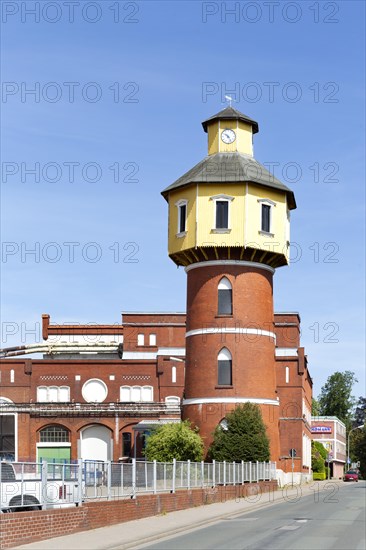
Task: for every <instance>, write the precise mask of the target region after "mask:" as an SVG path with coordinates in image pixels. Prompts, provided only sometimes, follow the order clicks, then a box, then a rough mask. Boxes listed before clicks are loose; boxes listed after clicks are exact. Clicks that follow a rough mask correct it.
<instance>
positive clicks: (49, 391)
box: [37, 386, 70, 403]
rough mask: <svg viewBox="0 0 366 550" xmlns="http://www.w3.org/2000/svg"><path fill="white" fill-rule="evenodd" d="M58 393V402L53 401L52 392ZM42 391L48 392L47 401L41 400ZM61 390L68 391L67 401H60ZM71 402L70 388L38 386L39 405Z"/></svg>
mask: <svg viewBox="0 0 366 550" xmlns="http://www.w3.org/2000/svg"><path fill="white" fill-rule="evenodd" d="M55 389H56V393H57V399H56V401H51V399H50V394H51V390H55ZM40 390H46V401H43V400H40V399H39V391H40ZM61 390H67V393H68V399H67V400H66V401H64V400H62V401H61V399H60V395H61ZM69 401H70V386H37V402H39V403H64V402H66V403H67V402H69Z"/></svg>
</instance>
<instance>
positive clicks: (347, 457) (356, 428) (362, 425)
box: [346, 424, 365, 468]
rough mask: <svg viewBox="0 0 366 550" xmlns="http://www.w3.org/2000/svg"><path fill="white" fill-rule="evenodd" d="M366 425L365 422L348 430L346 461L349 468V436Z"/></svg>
mask: <svg viewBox="0 0 366 550" xmlns="http://www.w3.org/2000/svg"><path fill="white" fill-rule="evenodd" d="M364 427H365V424H361V426H356V427H355V428H352V429H351V430H350V431H349V432H348V445H347V449H346V461H347V468H348V461H349V459H350V458H349V436H350V435H351V432H353V431H354V430H358V429H359V428H364Z"/></svg>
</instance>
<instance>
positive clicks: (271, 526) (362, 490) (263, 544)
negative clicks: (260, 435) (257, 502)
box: [139, 481, 366, 550]
mask: <svg viewBox="0 0 366 550" xmlns="http://www.w3.org/2000/svg"><path fill="white" fill-rule="evenodd" d="M317 485H318V484H316V483H315V484H314V492H313V494H311V495H308V496H303V497H301V498H299V499H298V500H297V499H296V497H294V496H291V499H289V500H287V501H286V500H284V499H283V500H281V501H280V502H279V503H276V504H274V505H272V506H267V507H265V508H263V509H257V510H255V511H252V512H248V513H245V514H240V515H232V516H230V517H227V518H225V519H223V520H222V521H221V520H220V521H218V522H217V523H214V524H210V525H209V526H208V527H204V528H202V527H201V528H199V529H195V530H187V533H186V534H184V535H180V536H174V537H169V538H165V539H161V540H160V541H159V542H156V543H154V544H152V545H151V544H150V545H144V546H139V548H149V549H156V550H165V549H167V550H170V549H172V548H174V550H180V549H182V550H188V549H192V550H196V549H197V550H198V549H200V550H201V549H202V550H203V549H209V550H211V549H225V550H236V549H248V550H249V549H250V550H255V549H258V550H264V549H273V550H274V549H279V550H286V549H289V550H290V549H291V550H292V549H296V550H300V549H301V550H308V549H312V550H318V549H319V550H320V549H321V550H326V549H339V550H344V549H347V550H364V549H365V547H366V544H365V533H366V529H365V501H366V482H365V481H360V482H358V483H341V484H339V483H337V484H336V483H334V484H333V483H332V482H330V485H329V487H328V490H327V491H325V492H318V491H317Z"/></svg>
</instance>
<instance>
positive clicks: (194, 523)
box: [16, 480, 342, 550]
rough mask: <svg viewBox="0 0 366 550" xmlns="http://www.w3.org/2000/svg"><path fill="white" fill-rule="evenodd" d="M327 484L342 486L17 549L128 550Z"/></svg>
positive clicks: (291, 491) (279, 494) (285, 492)
mask: <svg viewBox="0 0 366 550" xmlns="http://www.w3.org/2000/svg"><path fill="white" fill-rule="evenodd" d="M327 483H331V484H339V483H342V482H341V481H338V480H331V481H320V482H319V481H314V482H313V483H312V484H309V485H302V486H301V487H300V486H294V487H293V488H292V487H290V486H288V487H287V488H284V489H279V490H278V491H276V492H274V493H264V494H262V495H259V496H252V497H247V498H245V499H238V501H235V500H230V501H229V500H228V501H227V502H222V503H216V504H209V505H206V506H199V507H196V508H189V509H188V510H181V511H179V512H170V513H168V514H165V515H163V514H162V515H160V516H152V517H149V518H144V519H139V520H136V521H129V522H126V523H119V524H117V525H111V526H108V527H101V528H99V529H93V530H90V531H83V532H81V533H75V534H73V535H66V536H64V537H56V538H53V539H48V540H43V541H38V542H34V543H31V544H25V545H22V546H17V547H16V549H19V550H21V549H24V550H26V549H27V550H31V549H34V550H59V549H60V548H66V549H69V550H74V549H77V550H107V549H109V550H111V549H113V548H119V549H128V548H134V547H136V546H140V545H142V544H147V543H149V542H154V541H156V540H158V539H160V538H163V537H166V536H171V535H175V534H178V533H180V532H183V531H185V530H186V529H193V528H199V527H201V526H206V525H208V524H210V523H215V522H217V521H220V520H221V519H223V518H226V517H228V516H235V515H238V514H243V513H245V512H251V511H253V510H256V509H258V508H264V507H266V506H271V505H273V503H276V502H280V501H284V502H286V501H287V502H288V503H289V504H291V502H296V501H298V500H299V499H301V497H302V496H307V495H309V494H314V493H317V492H318V491H323V490H324V489H325V486H326V484H327Z"/></svg>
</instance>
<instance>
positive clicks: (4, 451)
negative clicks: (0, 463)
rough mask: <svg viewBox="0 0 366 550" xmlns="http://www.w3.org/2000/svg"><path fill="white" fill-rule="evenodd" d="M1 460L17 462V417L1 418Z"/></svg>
mask: <svg viewBox="0 0 366 550" xmlns="http://www.w3.org/2000/svg"><path fill="white" fill-rule="evenodd" d="M0 460H15V416H14V415H13V414H4V415H1V416H0Z"/></svg>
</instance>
